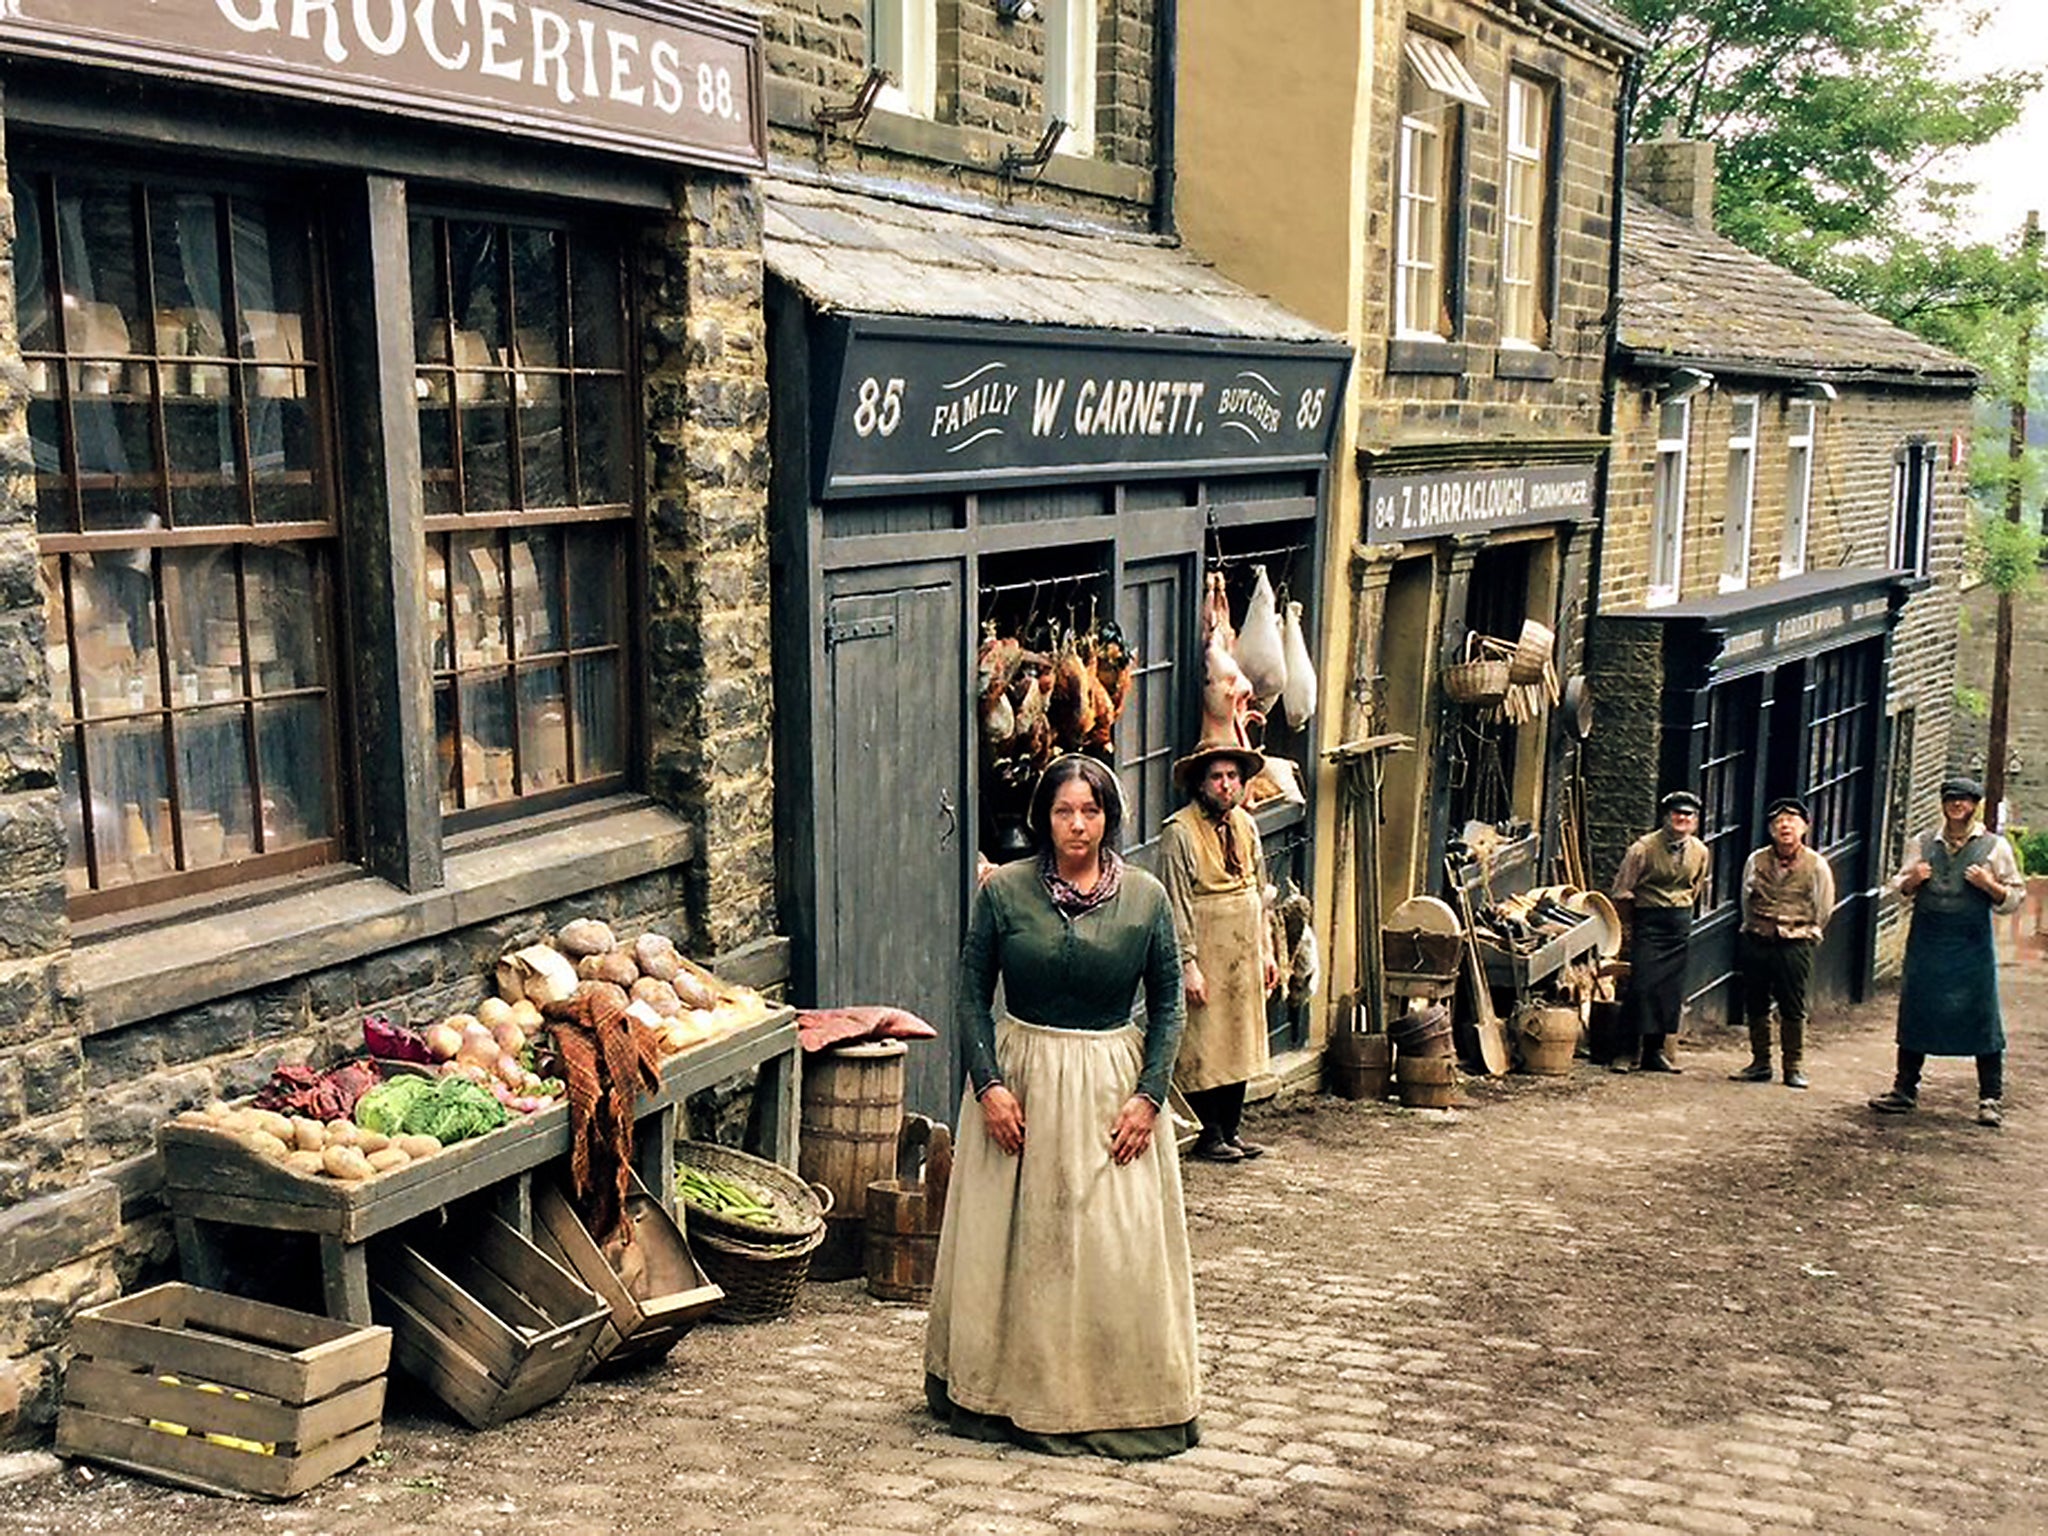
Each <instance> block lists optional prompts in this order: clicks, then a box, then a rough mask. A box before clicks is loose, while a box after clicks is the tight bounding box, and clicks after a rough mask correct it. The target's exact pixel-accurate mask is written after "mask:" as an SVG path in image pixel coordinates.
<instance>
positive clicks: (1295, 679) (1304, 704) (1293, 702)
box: [1280, 603, 1316, 730]
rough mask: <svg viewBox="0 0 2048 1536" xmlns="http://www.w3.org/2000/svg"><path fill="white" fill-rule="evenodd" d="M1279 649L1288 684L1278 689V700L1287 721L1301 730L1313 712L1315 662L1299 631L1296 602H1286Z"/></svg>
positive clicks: (1306, 641) (1299, 616)
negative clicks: (1283, 706) (1283, 661)
mask: <svg viewBox="0 0 2048 1536" xmlns="http://www.w3.org/2000/svg"><path fill="white" fill-rule="evenodd" d="M1280 648H1281V654H1282V655H1284V656H1285V657H1286V658H1287V686H1286V687H1285V688H1284V689H1282V690H1281V693H1280V702H1281V703H1282V704H1283V705H1285V706H1286V709H1287V719H1288V723H1289V724H1291V725H1292V726H1293V727H1294V728H1295V729H1296V730H1300V729H1301V728H1302V727H1303V726H1304V725H1307V724H1308V722H1309V720H1310V719H1311V718H1312V717H1313V716H1314V714H1315V712H1316V664H1315V663H1314V662H1313V661H1312V660H1310V659H1309V654H1308V636H1306V635H1304V634H1303V633H1302V632H1301V604H1299V603H1289V604H1288V605H1287V619H1286V622H1285V623H1283V624H1282V625H1281V626H1280Z"/></svg>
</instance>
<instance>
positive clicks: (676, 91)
mask: <svg viewBox="0 0 2048 1536" xmlns="http://www.w3.org/2000/svg"><path fill="white" fill-rule="evenodd" d="M682 62H683V56H682V54H681V53H680V52H678V51H677V49H676V45H675V44H674V43H672V42H670V41H669V40H668V39H667V38H665V37H661V38H656V39H655V42H654V46H653V47H652V48H650V49H648V50H647V67H648V69H649V70H650V71H652V72H653V75H654V110H655V111H657V112H662V113H665V114H667V115H668V116H670V117H674V116H675V115H676V113H678V112H680V111H682V109H683V99H684V94H685V93H684V90H683V76H682Z"/></svg>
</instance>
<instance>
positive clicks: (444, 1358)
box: [370, 1212, 611, 1429]
mask: <svg viewBox="0 0 2048 1536" xmlns="http://www.w3.org/2000/svg"><path fill="white" fill-rule="evenodd" d="M370 1289H371V1293H372V1297H373V1300H374V1302H375V1304H376V1305H377V1307H378V1308H379V1310H380V1312H381V1313H382V1314H383V1315H385V1316H387V1317H388V1318H389V1319H390V1322H391V1330H392V1351H393V1354H394V1356H395V1358H396V1359H397V1361H398V1364H399V1365H400V1367H402V1368H403V1369H404V1370H405V1371H406V1372H407V1373H408V1374H410V1375H412V1376H415V1377H417V1378H418V1379H419V1380H421V1381H422V1382H424V1383H426V1385H427V1386H428V1387H429V1388H431V1389H432V1391H433V1392H434V1394H435V1395H436V1396H437V1397H439V1398H440V1399H441V1400H442V1401H443V1402H444V1403H446V1404H447V1405H448V1406H449V1407H450V1408H452V1409H454V1410H455V1411H456V1413H458V1414H460V1415H461V1416H462V1418H463V1419H464V1420H466V1421H467V1422H468V1423H469V1424H471V1425H473V1426H474V1427H475V1428H477V1429H489V1428H492V1427H493V1426H495V1425H498V1424H503V1423H504V1422H505V1421H506V1420H507V1419H515V1418H517V1417H518V1416H519V1415H520V1414H522V1413H527V1412H530V1411H531V1410H533V1409H535V1408H538V1407H539V1406H540V1405H541V1404H542V1403H547V1402H552V1401H553V1400H554V1399H555V1398H557V1397H560V1396H561V1395H562V1394H563V1393H564V1392H566V1391H567V1390H568V1389H569V1385H570V1383H572V1382H573V1381H575V1380H576V1378H577V1377H578V1376H579V1375H581V1374H582V1372H583V1365H584V1358H585V1356H587V1355H588V1354H589V1352H590V1346H591V1345H592V1344H593V1343H594V1342H596V1339H597V1335H598V1333H599V1331H600V1330H602V1329H603V1327H604V1326H605V1323H606V1321H607V1320H608V1319H609V1318H610V1316H611V1309H610V1308H609V1307H607V1306H606V1305H605V1304H604V1303H603V1302H602V1301H600V1300H599V1299H598V1298H597V1296H596V1295H595V1294H593V1293H592V1292H591V1290H590V1288H589V1287H588V1286H586V1285H584V1284H583V1282H582V1281H580V1280H578V1279H577V1278H576V1277H575V1276H574V1275H572V1274H570V1273H569V1271H567V1270H566V1269H564V1268H562V1266H561V1265H559V1264H557V1263H556V1262H555V1261H554V1260H553V1259H551V1258H549V1257H548V1256H547V1255H546V1254H545V1253H543V1252H541V1250H540V1249H538V1248H536V1247H535V1246H534V1245H533V1244H532V1243H530V1242H528V1241H527V1240H526V1239H525V1238H524V1237H521V1236H520V1235H519V1233H518V1231H517V1230H516V1229H515V1228H513V1227H512V1226H510V1225H509V1224H508V1223H506V1222H505V1220H504V1219H503V1218H502V1217H500V1216H498V1215H496V1214H495V1213H489V1212H486V1213H482V1214H479V1215H475V1216H471V1217H468V1218H466V1219H462V1220H458V1221H455V1222H451V1223H450V1224H449V1225H448V1226H447V1227H445V1228H443V1229H441V1230H439V1231H437V1232H434V1233H432V1234H430V1235H427V1236H422V1237H418V1238H415V1239H410V1240H409V1239H408V1238H407V1237H405V1236H404V1235H402V1234H394V1235H393V1238H392V1240H391V1241H389V1242H387V1243H385V1244H383V1245H380V1246H378V1247H376V1248H375V1249H374V1250H373V1251H372V1253H371V1256H370Z"/></svg>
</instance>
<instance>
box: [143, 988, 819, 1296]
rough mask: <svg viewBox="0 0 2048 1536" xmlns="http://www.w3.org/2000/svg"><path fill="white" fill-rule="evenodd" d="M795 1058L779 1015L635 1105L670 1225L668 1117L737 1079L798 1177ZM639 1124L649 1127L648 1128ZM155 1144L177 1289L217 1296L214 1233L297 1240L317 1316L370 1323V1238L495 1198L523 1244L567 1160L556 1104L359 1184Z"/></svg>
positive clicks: (668, 1078)
mask: <svg viewBox="0 0 2048 1536" xmlns="http://www.w3.org/2000/svg"><path fill="white" fill-rule="evenodd" d="M800 1055H801V1053H800V1051H799V1050H798V1046H797V1033H796V1012H795V1010H794V1009H791V1008H777V1009H775V1010H774V1011H773V1012H771V1013H769V1014H768V1015H767V1016H766V1017H764V1018H761V1019H757V1020H755V1021H754V1022H752V1023H750V1024H742V1025H740V1026H739V1027H738V1028H736V1029H734V1030H732V1031H731V1032H730V1033H728V1034H724V1035H720V1036H718V1037H717V1038H716V1039H713V1040H708V1041H706V1042H705V1043H704V1044H702V1045H699V1046H695V1047H693V1048H691V1049H689V1050H686V1051H681V1052H678V1053H677V1054H676V1055H674V1056H671V1057H669V1058H668V1060H666V1061H664V1062H663V1063H662V1066H661V1089H660V1091H659V1092H658V1093H647V1094H642V1095H641V1097H640V1101H639V1104H638V1105H637V1106H636V1109H635V1115H636V1118H637V1119H638V1120H640V1121H641V1122H643V1123H642V1124H641V1126H640V1128H639V1135H638V1137H637V1138H636V1148H635V1154H634V1163H635V1168H636V1171H637V1172H638V1173H639V1175H640V1179H641V1182H642V1183H644V1184H645V1185H646V1186H647V1188H648V1189H649V1190H650V1191H652V1192H653V1193H654V1194H655V1195H656V1196H657V1197H658V1198H659V1199H660V1200H661V1201H662V1203H663V1205H664V1206H665V1207H667V1208H668V1209H669V1211H670V1213H671V1214H673V1212H674V1206H675V1141H676V1118H677V1116H676V1110H677V1106H678V1105H679V1104H681V1103H682V1101H683V1100H684V1099H686V1098H687V1097H689V1095H691V1094H693V1093H696V1092H698V1091H700V1090H701V1089H705V1088H709V1087H712V1086H713V1085H714V1084H717V1083H721V1082H724V1081H725V1080H726V1079H727V1078H731V1077H736V1076H738V1075H739V1074H741V1073H742V1072H746V1071H748V1070H754V1071H756V1072H758V1074H759V1077H758V1084H757V1087H756V1089H755V1093H756V1102H757V1104H758V1105H759V1106H760V1120H759V1122H758V1123H759V1127H760V1144H759V1146H758V1148H757V1150H758V1151H760V1153H761V1154H762V1155H763V1156H766V1157H772V1158H774V1159H775V1161H777V1162H778V1163H781V1164H782V1165H783V1166H784V1167H787V1168H790V1169H794V1168H795V1167H796V1165H797V1122H798V1091H799V1081H798V1077H799V1073H800V1071H801V1068H800V1066H799V1059H800ZM650 1119H652V1120H654V1122H655V1123H654V1124H653V1125H651V1126H649V1125H646V1124H645V1123H644V1122H646V1121H648V1120H650ZM158 1142H159V1145H160V1147H161V1149H162V1152H163V1162H164V1200H165V1203H166V1204H167V1205H168V1206H169V1207H170V1211H171V1216H172V1218H173V1223H174V1226H175V1228H176V1231H177V1239H178V1260H179V1263H180V1264H181V1265H182V1266H183V1268H184V1272H185V1278H186V1279H187V1280H189V1281H191V1282H192V1283H193V1284H195V1285H201V1286H206V1287H209V1288H214V1289H218V1288H220V1287H221V1282H222V1278H223V1265H222V1252H221V1247H220V1242H221V1232H220V1229H221V1228H223V1227H262V1228H269V1229H271V1230H273V1231H285V1232H307V1233H311V1234H313V1235H315V1236H316V1237H318V1239H319V1242H320V1280H321V1287H322V1290H323V1292H324V1294H325V1298H326V1306H327V1315H328V1316H329V1317H334V1318H340V1319H343V1320H346V1321H348V1322H353V1323H368V1322H369V1321H370V1320H371V1319H370V1279H369V1263H368V1258H367V1255H366V1252H365V1249H364V1244H365V1243H366V1242H368V1240H369V1239H370V1238H372V1237H375V1236H376V1235H377V1234H378V1233H380V1232H385V1231H388V1230H389V1229H391V1228H392V1227H395V1226H398V1225H400V1224H402V1223H404V1222H407V1221H411V1220H412V1219H413V1218H414V1217H417V1216H423V1215H425V1214H426V1213H427V1212H429V1211H432V1210H436V1209H438V1208H439V1207H441V1206H444V1205H447V1204H449V1203H450V1202H451V1201H455V1200H461V1199H463V1198H465V1197H467V1196H470V1195H475V1194H479V1193H481V1192H483V1191H485V1190H488V1189H491V1188H492V1187H493V1186H504V1187H503V1188H502V1189H501V1190H500V1199H501V1206H500V1208H501V1210H503V1211H504V1213H505V1215H506V1217H507V1219H508V1220H511V1221H512V1222H513V1224H514V1225H516V1226H517V1227H518V1228H519V1230H520V1231H521V1232H522V1233H531V1231H532V1202H531V1196H530V1191H531V1189H532V1175H533V1170H534V1169H536V1168H539V1167H541V1166H542V1165H544V1164H546V1163H551V1162H554V1161H556V1160H557V1159H559V1158H563V1157H566V1156H568V1154H569V1106H568V1104H567V1103H566V1102H563V1103H560V1104H556V1105H554V1106H553V1107H551V1108H548V1109H544V1110H541V1111H540V1112H539V1113H537V1114H532V1115H517V1116H514V1117H513V1119H512V1121H511V1122H510V1123H509V1124H507V1125H504V1126H501V1127H500V1128H499V1129H497V1130H495V1131H492V1132H490V1133H488V1134H487V1135H483V1136H478V1137H474V1138H472V1139H471V1140H468V1141H458V1142H456V1143H455V1144H454V1145H453V1146H450V1147H447V1148H444V1149H443V1150H442V1151H440V1152H437V1153H435V1154H434V1155H433V1156H432V1157H427V1158H422V1159H420V1160H419V1161H418V1162H415V1163H411V1164H408V1165H407V1166H406V1167H403V1168H398V1169H394V1170H393V1171H392V1172H390V1173H386V1174H381V1175H379V1176H378V1177H376V1178H374V1179H369V1180H365V1181H362V1182H360V1183H355V1182H345V1181H342V1180H337V1179H328V1178H318V1177H308V1176H306V1175H302V1174H298V1173H294V1172H293V1171H292V1170H290V1169H288V1168H286V1167H285V1166H284V1165H283V1164H282V1163H279V1162H277V1161H275V1160H273V1159H271V1158H268V1157H265V1156H263V1155H262V1154H261V1153H258V1152H250V1151H246V1150H244V1149H242V1148H240V1147H238V1146H235V1145H232V1144H230V1143H228V1142H225V1141H223V1139H222V1138H221V1136H220V1135H219V1133H217V1132H213V1131H207V1130H203V1129H199V1128H195V1127H190V1126H181V1125H178V1124H175V1123H173V1124H168V1125H165V1126H164V1127H162V1129H161V1130H160V1132H159V1134H158Z"/></svg>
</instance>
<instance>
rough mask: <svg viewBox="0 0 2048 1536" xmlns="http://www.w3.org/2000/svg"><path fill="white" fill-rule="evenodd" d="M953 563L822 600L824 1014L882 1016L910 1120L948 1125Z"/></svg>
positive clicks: (956, 888)
mask: <svg viewBox="0 0 2048 1536" xmlns="http://www.w3.org/2000/svg"><path fill="white" fill-rule="evenodd" d="M964 622H965V620H964V618H963V610H962V597H961V580H960V573H959V569H958V567H957V566H954V565H951V564H938V563H934V564H926V565H916V566H903V567H894V568H890V569H887V570H873V569H868V570H861V571H857V572H835V573H833V574H832V575H830V576H828V578H827V582H826V591H825V636H824V640H825V668H824V671H825V712H824V720H823V722H822V729H823V731H824V733H825V736H826V740H825V741H824V742H821V743H820V746H821V749H822V750H821V752H820V754H819V756H820V759H821V761H822V763H823V765H824V768H825V775H826V777H825V782H824V784H823V786H822V793H821V795H820V797H819V799H820V804H819V814H820V817H821V825H820V826H819V827H818V829H817V836H818V846H819V851H820V859H821V863H822V873H823V881H822V889H821V892H820V895H821V898H822V899H821V901H820V904H819V905H820V911H819V914H818V926H819V930H820V931H819V935H818V941H819V942H818V950H819V967H818V1001H819V1003H820V1004H821V1005H823V1006H832V1005H835V1004H837V1005H847V1004H856V1003H889V1004H893V1005H895V1006H897V1007H900V1008H908V1009H910V1010H911V1011H912V1012H913V1013H916V1014H919V1015H921V1016H922V1017H924V1018H925V1019H928V1020H929V1021H930V1022H931V1023H932V1024H933V1025H934V1026H935V1027H936V1028H937V1029H938V1030H939V1032H940V1038H939V1039H938V1040H936V1041H931V1042H928V1043H913V1044H912V1046H911V1048H910V1055H909V1059H908V1068H907V1073H906V1080H905V1089H904V1098H905V1107H906V1108H908V1109H912V1110H916V1111H918V1112H920V1113H923V1114H928V1115H933V1116H937V1117H941V1118H944V1119H946V1120H948V1121H950V1120H951V1119H952V1117H953V1114H954V1112H955V1111H956V1110H957V1108H958V1106H959V1082H960V1078H959V1071H960V1065H959V1064H960V1059H961V1058H960V1047H959V1043H958V1041H957V1040H956V1039H955V1038H954V1035H955V1030H954V1024H953V1007H954V999H955V997H956V995H957V992H958V987H959V962H960V939H961V935H962V931H963V925H964V921H965V911H964V901H965V894H964V893H965V892H966V890H967V865H966V858H967V848H968V846H969V844H970V843H971V841H972V839H971V838H969V837H968V836H967V835H966V829H967V828H968V827H969V826H971V822H970V821H969V819H968V817H969V807H968V806H967V805H966V784H965V770H964V755H965V748H964V745H963V743H964V741H965V736H964V730H965V722H966V714H967V691H968V680H967V677H966V663H965V656H966V637H965V634H964V632H963V624H964Z"/></svg>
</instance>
